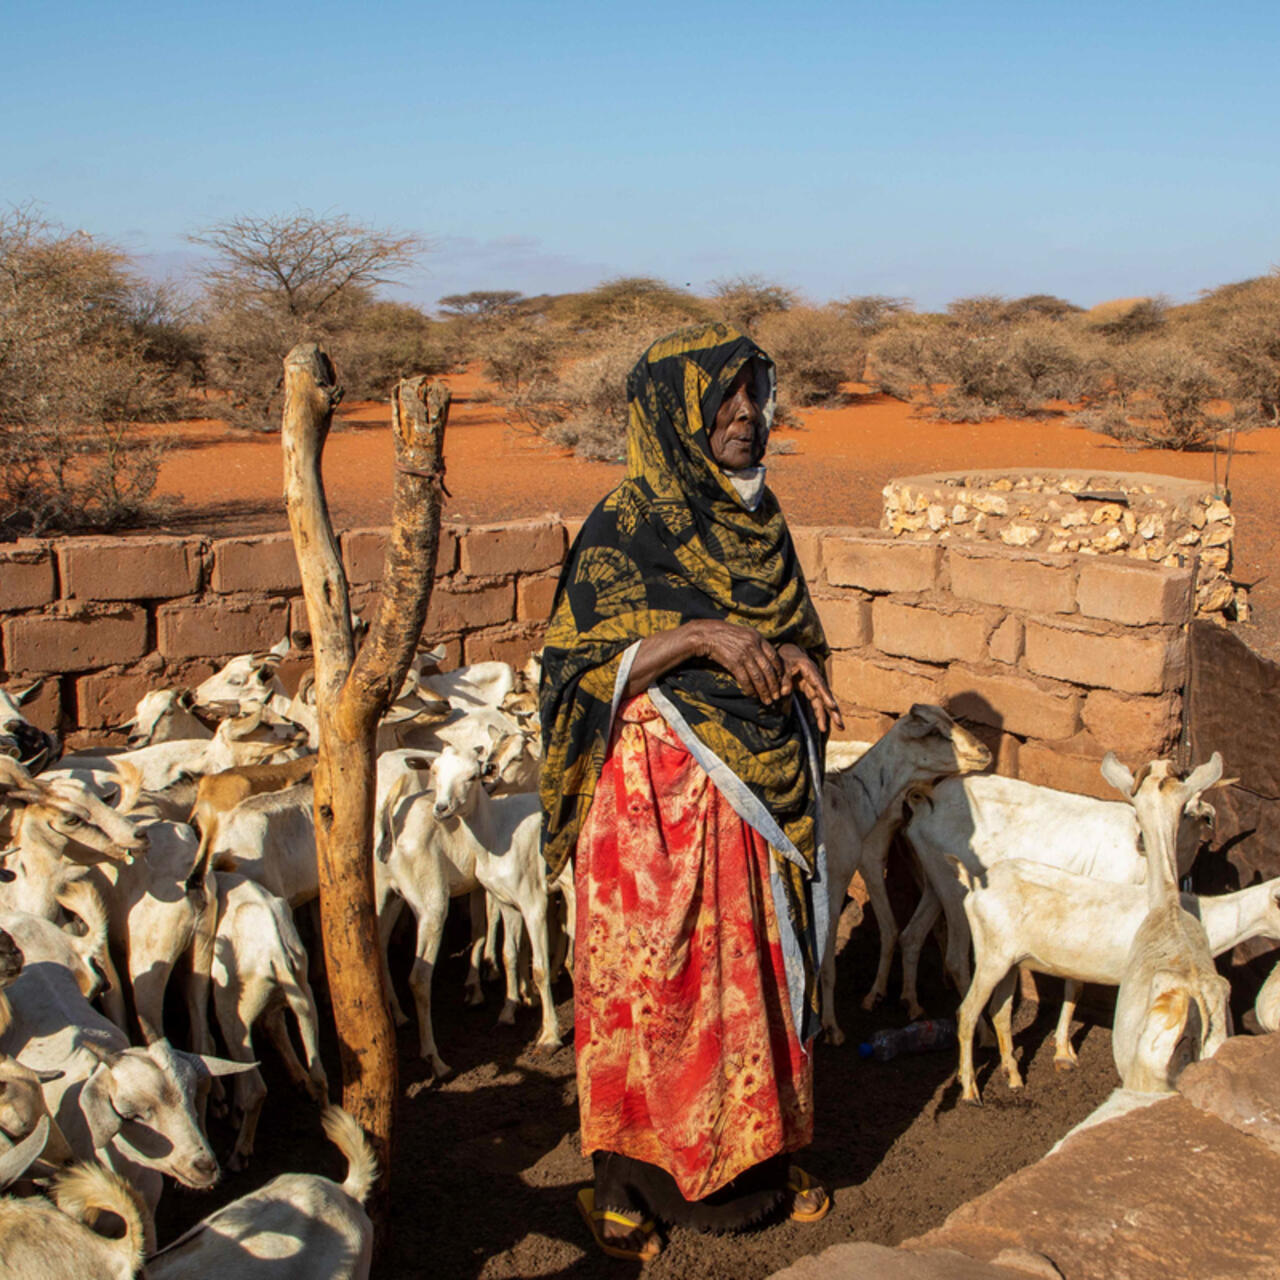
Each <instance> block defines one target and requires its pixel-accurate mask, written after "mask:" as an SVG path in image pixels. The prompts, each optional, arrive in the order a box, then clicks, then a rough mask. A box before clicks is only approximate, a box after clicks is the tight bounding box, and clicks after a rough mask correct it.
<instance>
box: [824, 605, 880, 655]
mask: <svg viewBox="0 0 1280 1280" xmlns="http://www.w3.org/2000/svg"><path fill="white" fill-rule="evenodd" d="M813 603H814V604H815V605H817V607H818V616H819V617H820V618H821V619H822V627H823V630H824V631H826V633H827V643H828V644H829V645H830V646H831V647H832V648H833V649H860V648H862V646H863V645H864V644H870V643H871V601H870V600H868V599H867V598H866V597H865V596H856V595H845V596H822V597H820V598H818V599H816V600H814V602H813Z"/></svg>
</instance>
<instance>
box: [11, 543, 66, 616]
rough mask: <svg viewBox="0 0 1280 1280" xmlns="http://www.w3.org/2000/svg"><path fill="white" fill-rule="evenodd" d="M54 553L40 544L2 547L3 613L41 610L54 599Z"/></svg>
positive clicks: (19, 544) (18, 544)
mask: <svg viewBox="0 0 1280 1280" xmlns="http://www.w3.org/2000/svg"><path fill="white" fill-rule="evenodd" d="M54 595H55V586H54V581H53V556H52V555H51V554H50V552H49V549H48V548H47V547H45V546H44V545H42V544H40V543H27V544H26V545H24V544H23V543H22V542H19V543H17V544H15V545H13V546H8V547H5V548H3V549H2V550H0V613H13V612H15V611H16V610H18V609H38V608H39V607H40V606H41V605H42V604H48V603H49V602H50V601H52V600H53V599H54Z"/></svg>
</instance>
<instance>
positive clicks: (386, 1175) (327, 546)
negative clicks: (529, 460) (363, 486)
mask: <svg viewBox="0 0 1280 1280" xmlns="http://www.w3.org/2000/svg"><path fill="white" fill-rule="evenodd" d="M284 381H285V403H284V421H283V425H282V432H281V434H282V440H283V445H284V481H285V504H286V506H287V507H288V511H289V528H290V530H291V531H292V533H293V545H294V549H295V551H296V552H297V556H298V568H299V570H300V572H301V575H302V593H303V596H304V597H305V599H306V604H307V617H308V619H309V622H310V627H311V643H312V647H313V649H314V651H315V666H316V710H317V718H318V721H319V730H320V756H319V760H318V761H317V763H316V771H315V813H316V855H317V858H318V861H319V868H320V917H321V922H322V926H323V933H324V954H325V965H326V968H327V971H328V975H329V988H330V994H331V996H332V999H333V1016H334V1022H335V1023H336V1024H337V1030H338V1041H339V1044H340V1046H341V1051H342V1083H343V1091H342V1104H343V1106H344V1107H346V1109H347V1110H348V1111H350V1112H351V1114H352V1115H353V1116H355V1118H356V1119H357V1120H358V1121H359V1122H360V1123H361V1124H362V1125H363V1126H364V1128H365V1129H366V1130H367V1131H368V1132H369V1134H370V1136H371V1138H372V1140H373V1142H374V1146H375V1149H376V1151H377V1155H378V1164H379V1168H380V1169H381V1177H380V1179H379V1184H378V1188H377V1190H376V1191H375V1193H374V1198H373V1201H372V1202H371V1204H370V1206H369V1210H370V1213H371V1215H372V1217H373V1219H374V1223H375V1227H376V1229H377V1232H378V1237H377V1238H378V1240H379V1242H382V1241H383V1240H385V1236H386V1231H387V1225H388V1207H389V1198H388V1197H389V1187H390V1173H391V1161H392V1130H393V1122H394V1113H395V1102H396V1097H397V1093H398V1078H397V1070H396V1041H395V1030H394V1027H393V1025H392V1021H391V1014H390V1009H389V1006H388V1001H387V992H386V989H385V985H384V982H383V975H382V964H381V959H380V956H379V946H378V928H377V919H376V917H375V914H374V902H373V808H374V798H375V790H376V770H375V759H376V753H375V749H374V742H375V737H376V734H377V726H378V720H379V718H380V717H381V716H382V714H383V712H384V711H385V710H386V708H387V705H388V704H389V702H390V701H391V698H392V697H393V696H394V694H395V693H397V692H398V691H399V689H400V686H401V684H402V683H403V682H404V677H405V673H406V672H407V670H408V667H409V662H410V661H411V659H412V658H413V653H414V649H415V647H416V645H417V642H418V637H419V635H420V633H421V631H422V624H423V621H424V619H425V618H426V615H427V605H428V604H429V603H430V599H431V586H432V583H433V581H434V580H435V567H436V550H437V547H438V544H439V534H440V508H441V504H442V501H443V493H444V463H443V453H444V431H445V425H446V423H447V422H448V418H449V391H448V388H446V387H445V386H444V385H443V384H442V383H439V382H435V381H432V380H429V379H427V378H409V379H405V380H404V381H402V382H401V383H400V384H399V385H398V386H397V387H396V390H395V394H394V396H393V397H392V404H391V408H392V431H393V433H394V436H395V468H396V473H395V494H394V501H393V506H392V528H391V534H390V537H389V539H388V542H387V552H386V559H385V562H384V567H383V574H382V583H381V603H380V605H379V609H378V616H377V618H376V620H375V621H374V623H373V626H372V629H371V630H370V632H369V635H368V637H367V638H366V640H365V642H364V644H363V646H362V647H361V649H360V653H359V655H358V656H357V655H356V653H355V646H354V643H353V640H352V634H351V612H350V608H349V604H348V592H347V577H346V573H345V572H344V571H343V567H342V557H341V555H340V553H339V550H338V544H337V541H336V539H335V538H334V534H333V526H332V524H331V522H330V519H329V508H328V504H327V503H326V501H325V494H324V482H323V479H322V477H321V470H320V466H321V459H322V455H323V453H324V442H325V438H326V436H327V435H328V433H329V424H330V421H331V419H332V416H333V410H334V406H335V405H336V404H337V403H338V401H339V399H341V396H342V391H341V389H340V388H339V387H338V386H337V384H336V379H335V376H334V370H333V365H332V363H331V362H330V360H329V357H328V356H327V355H326V354H325V353H324V352H323V351H321V350H320V348H319V347H317V346H316V345H315V344H314V343H299V344H298V345H297V346H296V347H294V348H293V350H292V351H290V352H289V354H288V355H287V356H286V357H285V361H284Z"/></svg>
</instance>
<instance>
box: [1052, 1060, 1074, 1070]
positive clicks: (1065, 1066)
mask: <svg viewBox="0 0 1280 1280" xmlns="http://www.w3.org/2000/svg"><path fill="white" fill-rule="evenodd" d="M1077 1065H1078V1064H1077V1062H1076V1060H1075V1059H1074V1058H1054V1060H1053V1069H1054V1070H1055V1071H1074V1070H1075V1069H1076V1066H1077Z"/></svg>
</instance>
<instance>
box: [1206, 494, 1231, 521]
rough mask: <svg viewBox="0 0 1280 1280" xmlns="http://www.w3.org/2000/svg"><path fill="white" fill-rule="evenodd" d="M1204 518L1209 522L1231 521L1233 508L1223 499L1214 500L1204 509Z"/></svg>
mask: <svg viewBox="0 0 1280 1280" xmlns="http://www.w3.org/2000/svg"><path fill="white" fill-rule="evenodd" d="M1204 518H1205V519H1206V520H1208V521H1211V522H1212V521H1215V520H1229V519H1230V518H1231V508H1230V507H1229V506H1227V504H1226V503H1225V502H1223V501H1222V499H1221V498H1214V499H1213V501H1212V502H1210V503H1209V505H1208V506H1207V507H1205V509H1204Z"/></svg>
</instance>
